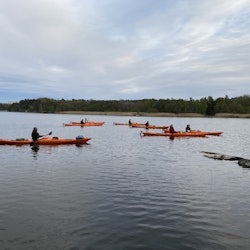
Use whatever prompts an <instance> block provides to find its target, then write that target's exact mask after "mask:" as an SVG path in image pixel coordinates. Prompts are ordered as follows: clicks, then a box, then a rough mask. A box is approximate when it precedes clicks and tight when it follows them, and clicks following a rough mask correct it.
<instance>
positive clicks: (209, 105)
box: [0, 95, 250, 117]
mask: <svg viewBox="0 0 250 250" xmlns="http://www.w3.org/2000/svg"><path fill="white" fill-rule="evenodd" d="M0 110H6V111H9V112H34V113H84V112H86V113H89V114H90V113H92V114H93V113H95V114H96V113H99V114H100V113H101V114H113V115H115V114H125V115H126V114H127V115H145V114H149V115H150V114H151V115H157V114H158V116H180V115H182V116H185V114H186V115H187V116H218V114H225V115H224V116H225V117H226V116H230V114H231V116H232V117H234V116H235V115H234V114H239V115H241V116H239V117H250V116H249V114H250V95H244V96H239V97H234V98H229V97H228V96H225V97H220V98H217V99H213V97H211V96H209V97H205V98H201V99H198V100H194V99H192V98H190V99H189V100H184V99H159V100H157V99H142V100H83V99H78V100H76V99H72V100H64V99H61V100H55V99H51V98H46V97H44V98H38V99H25V100H21V101H19V102H15V103H10V104H7V103H0ZM195 114H196V115H195ZM222 116H223V115H222ZM235 117H238V116H235Z"/></svg>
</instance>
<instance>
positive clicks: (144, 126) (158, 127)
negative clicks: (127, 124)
mask: <svg viewBox="0 0 250 250" xmlns="http://www.w3.org/2000/svg"><path fill="white" fill-rule="evenodd" d="M131 127H132V128H146V129H167V128H168V126H157V125H148V126H147V125H145V124H135V123H132V124H131Z"/></svg>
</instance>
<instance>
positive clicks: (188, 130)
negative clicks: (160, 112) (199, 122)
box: [186, 124, 191, 132]
mask: <svg viewBox="0 0 250 250" xmlns="http://www.w3.org/2000/svg"><path fill="white" fill-rule="evenodd" d="M186 132H191V128H190V125H189V124H187V126H186Z"/></svg>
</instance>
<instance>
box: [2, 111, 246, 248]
mask: <svg viewBox="0 0 250 250" xmlns="http://www.w3.org/2000/svg"><path fill="white" fill-rule="evenodd" d="M85 117H87V118H88V119H89V120H93V121H105V125H104V126H103V127H85V128H80V127H63V126H62V124H63V123H67V122H69V121H80V120H81V119H82V118H85ZM129 118H130V117H115V116H114V117H112V116H80V115H54V114H27V113H7V112H0V138H8V139H16V138H21V137H24V138H30V133H31V130H32V128H33V127H34V126H37V127H38V129H39V132H40V133H41V134H46V133H48V132H49V131H51V130H52V131H53V134H52V135H53V136H59V137H64V138H74V137H76V136H78V135H84V136H85V137H91V138H92V140H91V141H90V143H89V145H84V146H82V147H76V146H74V145H70V146H55V147H50V146H41V147H40V148H39V150H38V151H37V152H35V151H33V150H32V149H31V148H30V146H21V147H16V146H0V249H72V250H73V249H74V250H75V249H220V250H221V249H249V245H250V232H249V228H250V198H249V194H250V170H249V169H244V168H241V167H240V166H238V165H237V163H236V162H230V161H216V160H213V159H208V158H205V157H204V156H203V155H202V153H201V152H200V151H201V150H205V151H212V152H219V153H224V154H229V155H237V156H241V157H245V158H248V159H249V158H250V140H249V135H250V120H249V119H221V118H209V119H208V118H149V117H147V118H146V117H131V118H132V121H135V122H143V123H144V122H146V121H147V120H148V121H149V122H150V123H151V124H155V125H169V124H171V123H172V124H174V127H175V129H176V130H183V129H184V128H185V126H186V124H187V123H190V124H191V128H193V129H201V130H208V131H223V132H224V133H223V135H222V136H219V137H209V138H181V139H175V140H169V138H165V137H162V138H161V137H140V131H141V129H137V128H129V127H127V126H114V125H113V122H127V121H128V119H129ZM239 128H240V129H239Z"/></svg>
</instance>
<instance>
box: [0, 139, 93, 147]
mask: <svg viewBox="0 0 250 250" xmlns="http://www.w3.org/2000/svg"><path fill="white" fill-rule="evenodd" d="M89 140H91V138H79V139H64V138H58V137H46V138H41V139H39V140H37V141H35V142H33V141H32V140H29V139H23V138H21V139H16V140H8V139H0V145H16V146H21V145H31V144H35V145H70V144H75V145H82V144H87V142H88V141H89Z"/></svg>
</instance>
